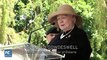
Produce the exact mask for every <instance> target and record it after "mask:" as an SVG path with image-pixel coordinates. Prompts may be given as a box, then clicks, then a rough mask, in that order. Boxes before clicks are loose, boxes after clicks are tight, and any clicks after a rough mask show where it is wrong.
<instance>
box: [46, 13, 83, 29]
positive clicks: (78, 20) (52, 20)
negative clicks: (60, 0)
mask: <svg viewBox="0 0 107 60" xmlns="http://www.w3.org/2000/svg"><path fill="white" fill-rule="evenodd" d="M61 14H69V15H74V16H75V17H76V25H77V26H78V27H79V28H81V27H82V18H81V16H79V15H77V14H76V13H72V12H68V11H64V12H59V11H58V12H53V13H52V14H50V15H49V16H48V21H49V23H51V24H53V23H55V21H56V20H57V16H58V15H61Z"/></svg>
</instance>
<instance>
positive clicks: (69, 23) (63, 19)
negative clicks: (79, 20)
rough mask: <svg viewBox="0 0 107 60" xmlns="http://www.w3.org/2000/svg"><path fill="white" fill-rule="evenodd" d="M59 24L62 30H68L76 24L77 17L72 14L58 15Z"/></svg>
mask: <svg viewBox="0 0 107 60" xmlns="http://www.w3.org/2000/svg"><path fill="white" fill-rule="evenodd" d="M57 22H58V26H59V28H60V29H61V30H63V31H66V30H69V28H72V27H73V26H74V24H75V17H74V16H72V15H65V14H62V15H58V16H57Z"/></svg>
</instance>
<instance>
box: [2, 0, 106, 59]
mask: <svg viewBox="0 0 107 60" xmlns="http://www.w3.org/2000/svg"><path fill="white" fill-rule="evenodd" d="M62 4H70V5H71V6H73V8H74V9H75V11H76V12H77V13H78V15H80V16H81V17H82V18H83V29H84V30H85V31H86V32H87V35H88V37H89V40H90V42H91V46H92V49H93V52H92V55H91V60H106V59H107V47H106V46H107V0H10V1H8V0H0V43H2V44H4V43H6V42H7V41H9V42H10V43H12V44H13V43H26V42H27V39H28V37H29V36H28V35H29V34H30V33H32V31H34V32H33V33H32V34H31V36H32V37H31V43H32V44H35V45H37V46H44V45H46V44H47V43H46V39H45V38H44V36H45V31H46V30H47V29H48V28H49V27H51V26H52V25H50V24H49V23H48V20H47V16H48V14H49V13H51V12H53V11H55V10H56V8H57V7H58V6H59V5H62ZM7 6H8V7H7Z"/></svg>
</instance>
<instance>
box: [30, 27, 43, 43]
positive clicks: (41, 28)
mask: <svg viewBox="0 0 107 60" xmlns="http://www.w3.org/2000/svg"><path fill="white" fill-rule="evenodd" d="M42 28H43V27H42ZM42 28H38V29H36V30H33V31H31V32H30V33H29V37H28V43H30V40H31V35H32V33H33V32H35V31H38V30H40V29H42Z"/></svg>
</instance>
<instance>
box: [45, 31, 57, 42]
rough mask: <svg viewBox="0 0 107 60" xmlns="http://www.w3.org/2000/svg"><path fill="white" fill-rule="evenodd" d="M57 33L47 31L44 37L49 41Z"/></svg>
mask: <svg viewBox="0 0 107 60" xmlns="http://www.w3.org/2000/svg"><path fill="white" fill-rule="evenodd" d="M56 35H57V34H55V33H49V34H48V35H46V39H47V40H48V42H50V41H51V40H52V39H53V38H54V37H55V36H56Z"/></svg>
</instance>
